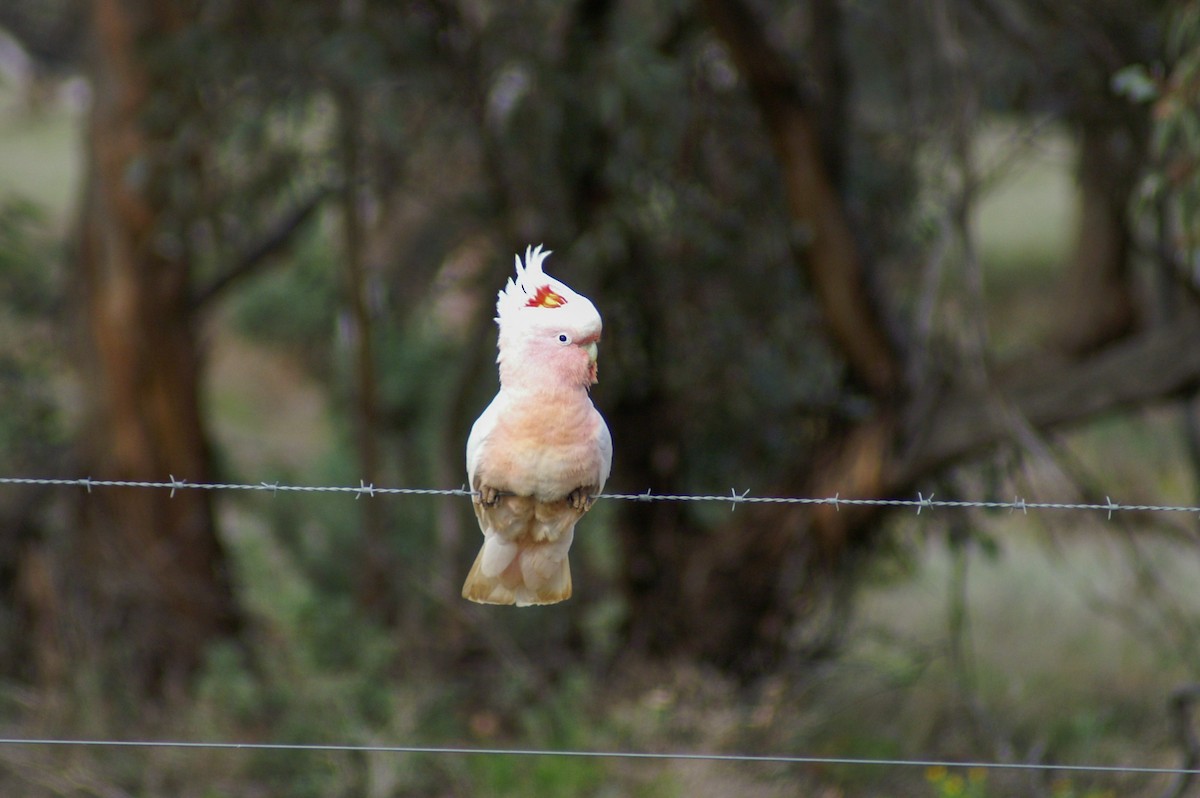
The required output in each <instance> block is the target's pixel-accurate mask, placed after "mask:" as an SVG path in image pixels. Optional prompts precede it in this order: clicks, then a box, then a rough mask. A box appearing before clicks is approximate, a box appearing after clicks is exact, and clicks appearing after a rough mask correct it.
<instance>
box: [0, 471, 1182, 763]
mask: <svg viewBox="0 0 1200 798" xmlns="http://www.w3.org/2000/svg"><path fill="white" fill-rule="evenodd" d="M0 485H14V486H15V485H31V486H43V487H75V488H81V489H84V490H86V491H88V492H89V493H90V492H92V491H93V490H95V489H105V488H140V489H149V490H169V491H170V492H171V496H174V495H175V493H176V491H181V490H207V491H254V492H269V493H272V494H279V493H334V494H352V495H353V496H354V498H355V499H361V498H363V497H364V496H365V497H368V498H374V497H376V496H389V495H401V496H459V497H470V496H474V495H475V492H474V491H472V490H470V489H469V488H467V487H466V486H465V485H464V486H462V487H459V488H410V487H379V486H376V485H373V484H367V483H366V482H363V481H360V482H359V484H358V485H288V484H283V483H279V482H257V483H234V482H189V481H187V480H183V479H177V478H176V477H175V476H174V475H171V476H170V477H169V479H167V480H164V481H157V482H155V481H140V480H119V479H92V478H91V477H82V478H74V479H71V478H42V477H0ZM596 498H597V499H607V500H612V501H632V502H715V503H727V504H729V505H730V509H731V510H736V509H737V507H738V505H741V504H793V505H823V506H832V507H833V508H834V509H835V510H840V508H841V507H842V506H843V505H845V506H847V507H854V506H864V507H893V508H909V509H913V510H915V511H916V512H917V514H918V515H919V514H920V513H921V512H922V511H923V510H932V509H951V510H962V509H982V510H1008V511H1009V512H1016V511H1018V510H1019V511H1021V512H1022V513H1028V512H1029V511H1031V510H1033V511H1054V510H1060V511H1082V512H1099V513H1104V514H1105V515H1106V517H1107V518H1109V519H1111V518H1112V516H1113V513H1117V512H1156V513H1193V514H1195V515H1196V516H1197V517H1200V506H1193V505H1171V504H1125V503H1122V502H1115V501H1113V500H1112V498H1111V497H1108V496H1106V497H1105V500H1104V502H1103V503H1098V502H1045V501H1027V500H1025V499H1024V498H1021V497H1020V496H1017V497H1014V498H1013V499H1012V500H1011V501H1002V500H987V501H970V500H960V499H938V498H935V497H934V494H932V493H931V494H930V495H929V496H925V495H923V494H921V493H918V494H917V496H916V498H915V499H878V498H842V496H841V495H840V494H836V495H834V496H827V497H822V498H819V497H800V496H752V495H750V491H749V490H745V491H738V490H736V489H733V490H731V491H730V492H729V493H728V494H682V493H653V492H651V491H646V492H644V493H604V494H600V495H599V496H597V497H596ZM0 746H5V747H8V746H43V747H48V746H59V747H90V748H159V749H161V748H174V749H208V750H250V751H254V750H259V751H310V752H329V753H337V752H357V753H384V754H424V755H441V756H507V757H564V758H591V759H627V760H679V761H687V760H693V761H695V760H700V761H710V762H739V763H763V764H778V765H843V766H850V767H902V768H911V767H918V768H933V767H943V768H947V769H953V768H962V769H973V768H975V769H982V770H1007V771H1040V772H1073V773H1098V774H1103V773H1110V774H1140V775H1160V776H1177V777H1184V778H1187V779H1189V780H1190V779H1191V778H1192V777H1195V776H1200V768H1195V767H1154V766H1145V765H1120V764H1112V765H1101V764H1077V763H1042V762H987V761H952V760H941V759H876V758H859V757H837V756H803V755H789V754H737V753H704V752H677V751H676V752H658V751H597V750H554V749H534V748H471V747H456V746H422V745H354V744H305V743H271V742H219V741H181V740H102V739H45V738H16V737H13V738H0Z"/></svg>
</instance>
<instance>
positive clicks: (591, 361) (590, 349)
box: [583, 341, 600, 385]
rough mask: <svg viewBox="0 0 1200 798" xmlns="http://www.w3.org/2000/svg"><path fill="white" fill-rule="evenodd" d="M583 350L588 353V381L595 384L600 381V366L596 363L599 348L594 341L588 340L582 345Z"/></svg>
mask: <svg viewBox="0 0 1200 798" xmlns="http://www.w3.org/2000/svg"><path fill="white" fill-rule="evenodd" d="M583 351H585V352H587V354H588V381H589V382H590V383H591V384H592V385H595V384H596V383H598V382H599V381H600V367H599V366H597V365H596V358H597V357H599V355H600V348H599V347H598V346H596V342H595V341H589V342H588V343H587V344H586V345H584V347H583Z"/></svg>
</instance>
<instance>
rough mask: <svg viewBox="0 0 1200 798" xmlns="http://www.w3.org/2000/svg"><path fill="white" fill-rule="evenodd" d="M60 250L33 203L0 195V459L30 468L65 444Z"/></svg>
mask: <svg viewBox="0 0 1200 798" xmlns="http://www.w3.org/2000/svg"><path fill="white" fill-rule="evenodd" d="M59 247H60V244H59V242H58V241H57V240H56V238H55V235H54V233H53V231H52V230H51V229H50V225H49V222H48V220H47V217H46V215H45V214H44V213H43V212H42V211H41V209H40V208H38V206H36V205H34V204H33V203H32V202H28V201H25V200H21V199H17V198H3V197H0V407H3V408H4V411H3V413H0V460H2V461H3V468H4V470H5V471H8V472H11V473H17V472H21V473H31V472H32V471H33V470H37V469H40V468H43V467H44V463H45V460H46V458H47V457H48V456H49V455H50V453H51V452H53V451H54V450H55V449H56V448H57V447H59V446H61V445H62V444H63V443H64V440H63V437H64V434H65V431H64V430H63V428H62V426H61V423H60V422H61V419H60V413H61V410H62V408H61V407H59V404H58V402H57V401H56V399H55V383H54V378H55V376H56V374H55V369H56V364H55V360H56V358H57V357H58V356H59V353H58V351H57V345H58V343H59V342H58V341H56V340H55V338H54V334H53V327H52V320H53V318H54V317H55V316H56V315H57V312H58V306H59V303H60V301H61V300H60V298H59V291H60V272H59V268H58V266H59V257H60V255H59Z"/></svg>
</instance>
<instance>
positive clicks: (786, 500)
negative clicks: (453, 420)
mask: <svg viewBox="0 0 1200 798" xmlns="http://www.w3.org/2000/svg"><path fill="white" fill-rule="evenodd" d="M0 485H39V486H45V487H78V488H84V489H85V490H87V491H88V492H89V493H90V492H91V491H92V490H93V489H94V488H146V489H158V490H169V491H171V495H172V496H174V495H175V492H176V491H179V490H209V491H265V492H270V493H345V494H354V498H355V499H360V498H362V497H363V496H367V497H372V498H373V497H375V496H386V495H405V496H474V495H476V493H475V491H472V490H471V489H469V488H467V487H466V486H465V485H464V486H463V487H460V488H404V487H378V486H376V485H374V484H367V483H366V482H364V481H361V480H360V481H359V484H358V485H286V484H282V483H279V482H257V483H236V482H188V481H187V480H184V479H176V478H175V476H174V475H171V476H170V478H169V479H168V480H166V481H159V482H153V481H140V480H123V479H92V478H91V477H82V478H75V479H68V478H44V477H0ZM596 498H597V499H608V500H613V501H633V502H719V503H727V504H729V505H730V508H731V509H737V506H738V505H739V504H801V505H803V504H809V505H825V506H831V507H833V508H834V509H835V510H838V509H840V508H841V507H842V506H843V505H845V506H848V507H854V506H862V507H907V508H911V509H915V510H916V511H917V514H918V515H920V514H921V511H922V510H929V509H934V508H939V509H980V510H1008V511H1010V512H1016V511H1017V510H1020V511H1021V512H1022V513H1028V512H1029V511H1030V510H1075V511H1092V512H1102V513H1106V514H1107V517H1108V518H1110V519H1111V518H1112V514H1113V513H1115V512H1156V513H1194V514H1196V515H1197V516H1200V506H1196V505H1174V504H1123V503H1121V502H1114V501H1113V500H1112V498H1110V497H1108V496H1105V497H1104V502H1103V503H1099V502H1041V501H1026V500H1025V499H1024V498H1021V497H1020V496H1017V497H1014V498H1013V499H1012V500H1011V501H1003V500H985V501H972V500H963V499H936V498H934V494H932V493H931V494H929V495H928V496H925V495H923V494H921V493H918V494H917V497H916V498H915V499H872V498H842V496H841V494H836V495H834V496H826V497H823V498H818V497H802V496H751V495H750V491H749V490H745V491H741V492H739V491H738V490H737V489H736V488H735V489H733V490H731V491H730V492H729V493H726V494H686V493H652V492H651V491H649V490H647V491H646V492H644V493H602V494H600V495H598V496H596Z"/></svg>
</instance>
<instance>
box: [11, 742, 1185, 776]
mask: <svg viewBox="0 0 1200 798" xmlns="http://www.w3.org/2000/svg"><path fill="white" fill-rule="evenodd" d="M0 746H46V747H49V746H58V747H85V748H176V749H206V750H237V751H309V752H325V753H382V754H426V755H434V756H510V757H560V758H575V759H641V760H660V761H662V760H675V761H705V762H738V763H749V764H754V763H758V764H776V765H846V766H858V767H905V768H912V767H916V768H933V767H943V768H946V769H953V768H962V769H968V770H970V769H980V770H1008V771H1040V772H1064V773H1121V774H1140V775H1151V776H1197V775H1200V768H1183V767H1153V766H1145V765H1094V764H1078V763H1044V762H986V761H954V760H949V759H876V758H866V757H837V756H793V755H789V754H722V753H703V752H699V753H698V752H682V751H675V752H671V751H594V750H586V749H576V750H570V749H542V748H471V747H459V746H433V745H352V744H337V743H332V744H326V743H311V744H310V743H262V742H205V741H181V740H85V739H80V740H65V739H64V740H58V739H44V738H22V737H9V738H0Z"/></svg>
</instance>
